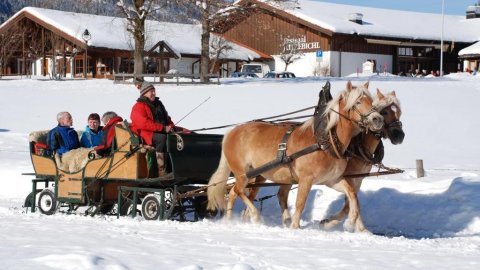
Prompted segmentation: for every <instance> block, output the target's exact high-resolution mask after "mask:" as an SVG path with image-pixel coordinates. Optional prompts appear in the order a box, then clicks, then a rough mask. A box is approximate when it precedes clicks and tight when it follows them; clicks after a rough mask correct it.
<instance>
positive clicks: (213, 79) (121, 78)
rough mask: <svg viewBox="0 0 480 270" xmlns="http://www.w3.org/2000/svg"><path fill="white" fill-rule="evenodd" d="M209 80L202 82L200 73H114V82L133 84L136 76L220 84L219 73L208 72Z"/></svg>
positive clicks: (154, 80) (161, 81) (159, 81)
mask: <svg viewBox="0 0 480 270" xmlns="http://www.w3.org/2000/svg"><path fill="white" fill-rule="evenodd" d="M207 76H208V82H205V83H203V82H200V74H135V75H134V74H132V73H117V74H114V75H113V83H127V84H133V78H134V77H143V78H144V80H145V81H148V82H150V83H153V84H176V85H180V84H220V77H219V76H218V74H208V75H207Z"/></svg>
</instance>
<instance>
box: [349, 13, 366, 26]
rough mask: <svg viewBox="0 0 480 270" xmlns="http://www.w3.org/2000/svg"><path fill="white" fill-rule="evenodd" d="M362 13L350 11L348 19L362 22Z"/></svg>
mask: <svg viewBox="0 0 480 270" xmlns="http://www.w3.org/2000/svg"><path fill="white" fill-rule="evenodd" d="M362 19H363V14H362V13H350V14H348V20H349V21H351V22H354V23H358V24H363V21H362Z"/></svg>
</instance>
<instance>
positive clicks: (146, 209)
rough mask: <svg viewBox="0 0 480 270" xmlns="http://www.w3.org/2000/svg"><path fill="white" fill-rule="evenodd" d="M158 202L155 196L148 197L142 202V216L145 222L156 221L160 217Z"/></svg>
mask: <svg viewBox="0 0 480 270" xmlns="http://www.w3.org/2000/svg"><path fill="white" fill-rule="evenodd" d="M160 207H161V206H160V201H159V199H158V197H157V196H155V195H148V196H146V197H145V198H144V199H143V201H142V216H143V218H145V220H157V219H158V218H159V217H160V211H161V208H160Z"/></svg>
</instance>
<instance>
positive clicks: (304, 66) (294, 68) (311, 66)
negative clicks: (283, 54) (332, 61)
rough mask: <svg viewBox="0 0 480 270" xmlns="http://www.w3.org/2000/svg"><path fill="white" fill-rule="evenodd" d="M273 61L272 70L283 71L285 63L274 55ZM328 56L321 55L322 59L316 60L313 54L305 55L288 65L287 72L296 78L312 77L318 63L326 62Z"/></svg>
mask: <svg viewBox="0 0 480 270" xmlns="http://www.w3.org/2000/svg"><path fill="white" fill-rule="evenodd" d="M273 59H274V60H275V64H274V70H275V71H284V70H285V63H284V62H283V61H282V60H281V59H280V56H279V55H274V56H273ZM328 59H329V55H326V54H325V53H324V54H323V58H321V59H317V57H316V53H315V52H309V53H305V54H304V55H303V56H302V57H301V58H300V59H298V60H296V61H295V62H293V63H292V64H290V65H288V69H287V71H290V72H293V73H295V75H296V76H297V77H308V76H314V70H315V67H316V66H317V65H318V64H319V63H320V62H319V61H328Z"/></svg>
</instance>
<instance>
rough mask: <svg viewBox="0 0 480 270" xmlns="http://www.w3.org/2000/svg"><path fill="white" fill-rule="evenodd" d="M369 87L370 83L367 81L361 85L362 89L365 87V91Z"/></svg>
mask: <svg viewBox="0 0 480 270" xmlns="http://www.w3.org/2000/svg"><path fill="white" fill-rule="evenodd" d="M369 85H370V82H369V81H366V82H365V83H364V84H363V87H365V89H368V86H369Z"/></svg>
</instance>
